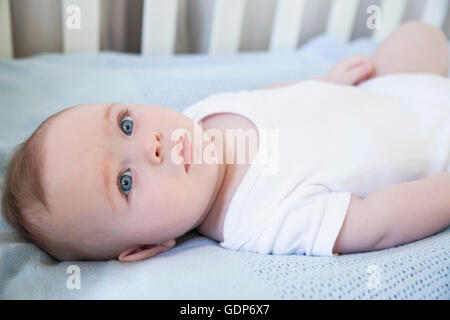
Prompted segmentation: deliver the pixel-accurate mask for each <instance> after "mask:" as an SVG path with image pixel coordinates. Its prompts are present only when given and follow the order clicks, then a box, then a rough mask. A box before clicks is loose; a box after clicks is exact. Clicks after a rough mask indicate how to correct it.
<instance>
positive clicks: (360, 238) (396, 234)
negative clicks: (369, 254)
mask: <svg viewBox="0 0 450 320" xmlns="http://www.w3.org/2000/svg"><path fill="white" fill-rule="evenodd" d="M449 225H450V172H443V173H439V174H436V175H434V176H431V177H428V178H425V179H422V180H417V181H412V182H407V183H402V184H398V185H392V186H389V187H386V188H383V189H381V190H379V191H377V192H375V193H373V194H371V195H370V196H369V197H367V198H365V199H361V198H358V197H356V196H352V199H351V202H350V207H349V209H348V211H347V216H346V218H345V221H344V225H343V227H342V229H341V231H340V234H339V236H338V238H337V240H336V242H335V244H334V248H333V252H334V253H351V252H364V251H372V250H381V249H386V248H390V247H394V246H398V245H402V244H405V243H408V242H412V241H416V240H420V239H423V238H425V237H428V236H430V235H432V234H435V233H437V232H439V231H441V230H443V229H445V228H447V227H448V226H449Z"/></svg>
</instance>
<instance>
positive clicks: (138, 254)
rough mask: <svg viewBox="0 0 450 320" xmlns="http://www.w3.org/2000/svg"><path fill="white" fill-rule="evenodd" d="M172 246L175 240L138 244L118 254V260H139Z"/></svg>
mask: <svg viewBox="0 0 450 320" xmlns="http://www.w3.org/2000/svg"><path fill="white" fill-rule="evenodd" d="M174 246H175V240H169V241H166V242H164V243H162V244H151V245H147V244H138V245H135V246H132V247H130V248H128V249H126V250H125V251H123V252H122V253H121V254H120V255H119V257H118V260H119V261H122V262H135V261H141V260H145V259H148V258H151V257H153V256H156V255H157V254H158V253H161V252H163V251H167V250H169V249H172V248H173V247H174Z"/></svg>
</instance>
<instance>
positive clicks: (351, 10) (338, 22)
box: [327, 0, 359, 41]
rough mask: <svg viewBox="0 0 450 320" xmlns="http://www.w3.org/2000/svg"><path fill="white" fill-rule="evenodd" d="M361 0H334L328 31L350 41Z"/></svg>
mask: <svg viewBox="0 0 450 320" xmlns="http://www.w3.org/2000/svg"><path fill="white" fill-rule="evenodd" d="M358 7H359V0H333V3H332V6H331V10H330V17H329V19H328V25H327V33H328V34H331V35H334V36H337V37H339V38H341V39H342V40H344V41H349V40H350V38H351V36H352V32H353V27H354V25H355V20H356V14H357V10H358Z"/></svg>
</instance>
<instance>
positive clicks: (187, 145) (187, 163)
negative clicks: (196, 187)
mask: <svg viewBox="0 0 450 320" xmlns="http://www.w3.org/2000/svg"><path fill="white" fill-rule="evenodd" d="M181 153H182V157H183V163H184V169H185V171H186V173H188V171H189V168H190V167H191V163H192V144H191V140H190V139H189V135H188V134H186V133H185V134H184V136H183V148H182V150H181Z"/></svg>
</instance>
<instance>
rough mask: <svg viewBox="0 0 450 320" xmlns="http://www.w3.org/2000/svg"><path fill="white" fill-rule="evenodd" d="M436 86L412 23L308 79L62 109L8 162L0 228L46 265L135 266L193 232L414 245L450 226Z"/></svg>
mask: <svg viewBox="0 0 450 320" xmlns="http://www.w3.org/2000/svg"><path fill="white" fill-rule="evenodd" d="M447 72H448V42H447V39H446V38H445V36H444V35H443V33H442V32H441V31H440V30H438V29H436V28H434V27H431V26H429V25H426V24H423V23H420V22H412V23H408V24H405V25H403V26H402V27H400V28H399V29H398V30H397V31H396V32H394V33H393V34H392V35H391V36H390V37H389V38H388V39H387V40H386V41H385V42H384V43H383V44H381V45H380V47H379V48H378V49H377V51H376V52H375V54H374V55H373V56H372V57H371V58H370V59H369V58H366V57H364V56H355V57H350V58H347V59H344V60H342V61H341V62H339V63H338V64H337V65H336V66H335V67H333V68H332V70H331V71H330V72H329V73H328V74H326V75H325V76H324V77H322V78H320V79H315V80H308V81H303V82H300V83H295V84H283V85H276V86H272V87H267V88H263V89H260V90H254V91H240V92H228V93H221V94H216V95H213V96H210V97H207V98H206V99H204V100H201V101H199V102H198V103H195V104H194V105H192V106H190V107H188V108H187V109H186V110H185V111H184V112H183V113H180V112H177V111H175V110H173V109H170V108H167V107H162V106H146V105H134V104H122V103H113V104H101V105H82V106H77V107H72V108H69V109H65V110H63V111H61V112H59V113H57V114H55V115H53V116H51V117H49V118H48V119H47V120H46V121H44V123H42V124H41V125H40V126H39V127H38V128H37V129H36V131H35V132H34V133H33V134H32V136H31V137H30V138H29V139H28V140H27V141H25V142H24V143H23V144H21V145H20V146H19V148H18V149H17V150H16V151H15V152H14V154H13V156H12V159H11V161H10V163H9V166H8V168H7V171H6V175H5V182H4V190H3V196H2V212H3V215H4V218H5V219H6V221H8V222H9V223H10V224H11V225H12V226H13V227H14V228H15V229H16V230H18V231H19V232H20V233H21V234H22V235H23V236H24V237H26V238H27V239H29V240H30V241H32V242H33V243H35V244H36V245H38V246H39V247H40V248H42V249H44V250H45V251H47V252H48V253H49V254H50V255H52V256H53V257H54V258H56V259H59V260H97V259H118V260H120V261H139V260H143V259H147V258H149V257H152V256H154V255H156V254H158V253H160V252H163V251H166V250H168V249H170V248H172V247H173V246H174V245H175V242H176V241H175V240H176V239H177V238H179V237H180V236H182V235H184V234H185V233H187V232H188V231H191V230H196V231H198V232H199V233H200V234H202V235H204V236H207V237H210V238H212V239H214V240H216V241H218V242H220V245H221V246H222V247H224V248H229V249H232V250H244V251H251V252H259V253H266V254H306V255H322V256H331V255H334V254H339V253H352V252H364V251H371V250H381V249H385V248H390V247H393V246H397V245H401V244H405V243H408V242H411V241H415V240H419V239H422V238H424V237H427V236H430V235H432V234H434V233H436V232H439V231H441V230H443V229H445V228H446V227H448V226H449V224H450V162H449V161H450V81H449V80H448V79H447V78H446V75H447ZM235 138H237V141H238V143H237V145H235V143H234V142H235ZM247 138H248V143H246V141H247V140H246V139H247Z"/></svg>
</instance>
